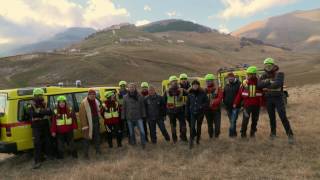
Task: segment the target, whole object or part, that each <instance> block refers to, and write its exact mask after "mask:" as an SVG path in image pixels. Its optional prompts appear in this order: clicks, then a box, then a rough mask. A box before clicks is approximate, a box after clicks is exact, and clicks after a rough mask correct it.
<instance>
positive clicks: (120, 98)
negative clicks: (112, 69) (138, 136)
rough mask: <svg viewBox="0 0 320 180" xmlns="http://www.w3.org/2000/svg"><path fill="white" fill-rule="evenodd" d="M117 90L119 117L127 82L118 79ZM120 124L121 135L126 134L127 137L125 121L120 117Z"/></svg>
mask: <svg viewBox="0 0 320 180" xmlns="http://www.w3.org/2000/svg"><path fill="white" fill-rule="evenodd" d="M119 88H120V89H119V92H118V94H117V101H118V103H119V112H120V114H119V117H121V112H122V104H123V97H124V96H125V95H127V94H128V89H127V82H126V81H120V82H119ZM120 121H121V122H120V124H121V131H122V136H124V135H126V136H127V137H129V132H128V129H127V122H126V120H125V119H124V120H122V119H120Z"/></svg>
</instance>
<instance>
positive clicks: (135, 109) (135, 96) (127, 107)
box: [121, 83, 146, 149]
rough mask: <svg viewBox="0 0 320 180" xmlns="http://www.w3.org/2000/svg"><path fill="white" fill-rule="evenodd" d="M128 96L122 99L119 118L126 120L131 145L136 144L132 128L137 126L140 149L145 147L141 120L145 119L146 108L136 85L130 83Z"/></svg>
mask: <svg viewBox="0 0 320 180" xmlns="http://www.w3.org/2000/svg"><path fill="white" fill-rule="evenodd" d="M128 90H129V92H128V94H127V95H126V96H125V97H124V99H123V107H122V113H121V118H122V119H126V120H127V123H128V129H129V134H130V136H129V140H130V144H131V145H135V144H136V136H135V131H134V127H135V126H138V128H139V131H140V138H141V146H142V149H144V148H145V146H146V137H145V132H144V128H143V119H144V118H146V108H145V105H144V97H143V96H142V95H140V93H138V91H137V85H136V84H134V83H130V84H129V86H128Z"/></svg>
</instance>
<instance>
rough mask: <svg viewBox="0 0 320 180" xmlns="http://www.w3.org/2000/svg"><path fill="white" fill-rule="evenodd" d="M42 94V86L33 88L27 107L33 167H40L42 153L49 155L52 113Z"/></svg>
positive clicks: (42, 157)
mask: <svg viewBox="0 0 320 180" xmlns="http://www.w3.org/2000/svg"><path fill="white" fill-rule="evenodd" d="M43 96H44V90H43V89H42V88H35V89H34V90H33V99H32V101H31V103H30V105H29V107H28V109H29V114H30V116H29V117H31V128H32V135H33V146H34V165H33V169H38V168H40V167H41V162H42V161H43V159H44V154H46V155H48V156H51V152H50V148H51V147H50V140H49V137H50V127H49V119H50V116H51V115H52V111H51V109H50V108H48V107H47V104H46V102H45V101H44V97H43Z"/></svg>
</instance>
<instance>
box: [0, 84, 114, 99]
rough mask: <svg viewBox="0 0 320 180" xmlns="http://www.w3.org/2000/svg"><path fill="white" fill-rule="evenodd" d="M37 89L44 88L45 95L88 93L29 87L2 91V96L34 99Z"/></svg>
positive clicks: (63, 88)
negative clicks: (34, 91) (34, 92)
mask: <svg viewBox="0 0 320 180" xmlns="http://www.w3.org/2000/svg"><path fill="white" fill-rule="evenodd" d="M35 88H42V89H43V90H44V92H45V94H44V95H53V94H65V93H73V92H86V91H88V89H91V88H87V87H80V88H78V87H56V86H50V87H27V88H18V89H6V90H0V94H6V95H7V96H8V99H17V98H24V97H32V96H33V95H32V94H33V90H34V89H35ZM100 88H106V89H117V88H116V87H93V88H92V89H100Z"/></svg>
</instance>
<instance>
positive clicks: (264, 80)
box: [259, 66, 293, 137]
mask: <svg viewBox="0 0 320 180" xmlns="http://www.w3.org/2000/svg"><path fill="white" fill-rule="evenodd" d="M259 84H260V86H262V87H263V88H264V97H265V100H266V107H267V111H268V115H269V119H270V127H271V133H270V135H271V136H276V134H277V132H276V124H277V123H276V110H277V112H278V114H279V117H280V120H281V122H282V125H283V127H284V129H285V131H286V134H287V135H288V136H289V137H290V136H293V132H292V129H291V126H290V122H289V120H288V118H287V113H286V108H285V104H284V100H283V95H284V94H283V84H284V73H283V72H279V67H278V66H275V67H274V69H273V70H272V71H271V72H268V71H265V73H264V74H263V75H262V76H261V78H260V81H259Z"/></svg>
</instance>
